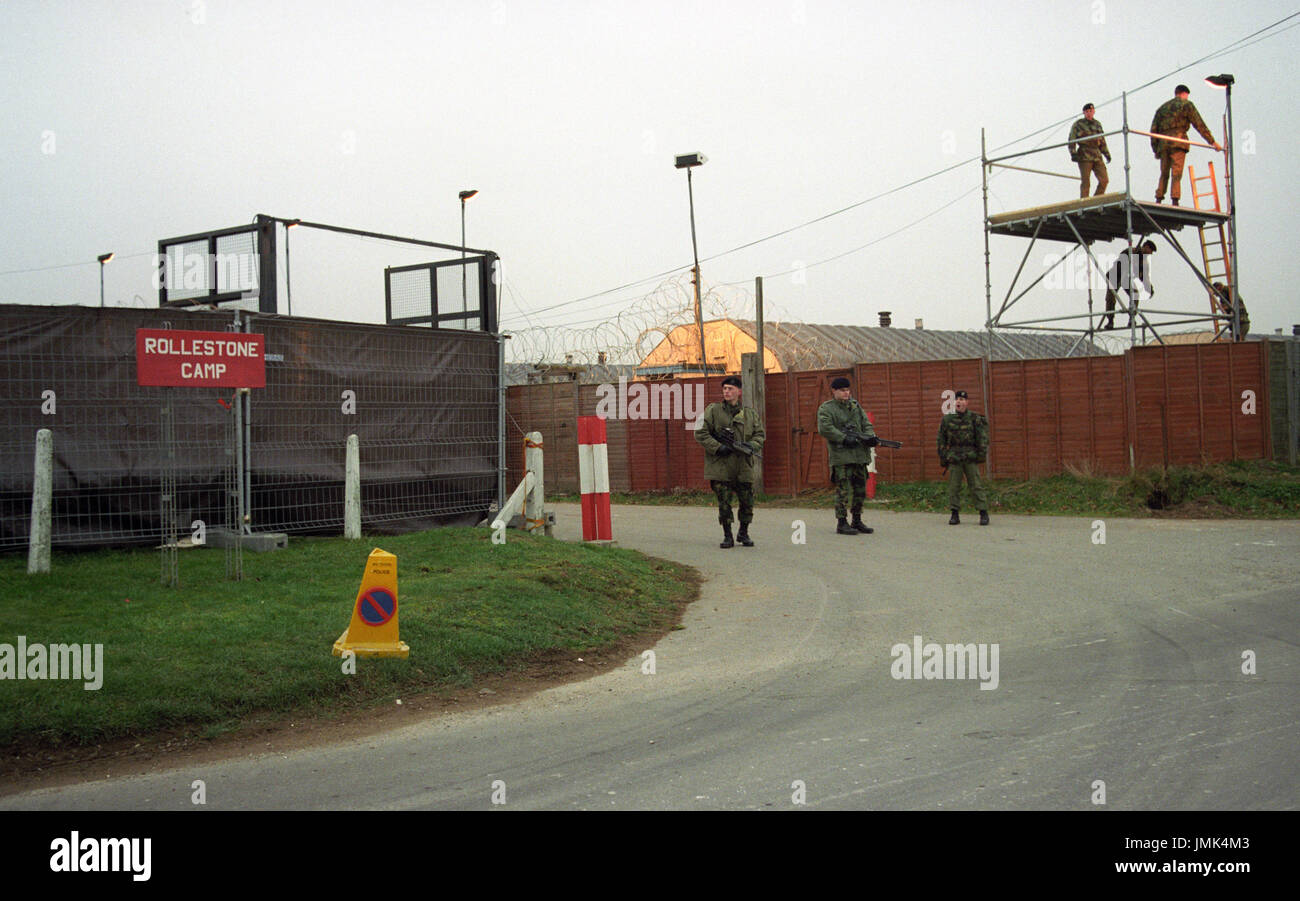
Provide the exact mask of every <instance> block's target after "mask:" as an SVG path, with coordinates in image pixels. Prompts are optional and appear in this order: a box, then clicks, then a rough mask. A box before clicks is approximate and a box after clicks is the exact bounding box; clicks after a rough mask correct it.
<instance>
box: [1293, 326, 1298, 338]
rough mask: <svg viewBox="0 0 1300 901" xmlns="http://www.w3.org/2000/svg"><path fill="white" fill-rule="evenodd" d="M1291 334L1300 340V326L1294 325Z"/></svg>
mask: <svg viewBox="0 0 1300 901" xmlns="http://www.w3.org/2000/svg"><path fill="white" fill-rule="evenodd" d="M1291 334H1292V335H1295V336H1296V337H1298V338H1300V325H1293V326H1291Z"/></svg>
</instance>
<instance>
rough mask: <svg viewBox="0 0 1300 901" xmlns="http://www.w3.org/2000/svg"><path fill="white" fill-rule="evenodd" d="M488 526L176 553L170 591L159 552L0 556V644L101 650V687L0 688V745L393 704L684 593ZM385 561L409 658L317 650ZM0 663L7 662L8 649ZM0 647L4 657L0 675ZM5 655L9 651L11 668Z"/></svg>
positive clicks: (642, 561) (635, 630)
mask: <svg viewBox="0 0 1300 901" xmlns="http://www.w3.org/2000/svg"><path fill="white" fill-rule="evenodd" d="M490 534H491V533H490V532H489V531H488V530H486V529H470V528H446V529H436V530H433V531H429V532H422V533H417V534H410V535H400V536H391V537H390V536H385V537H383V538H380V539H372V540H373V542H374V543H371V541H372V540H367V541H359V542H349V541H344V540H342V539H324V538H303V539H297V538H295V539H293V540H292V541H291V542H290V544H289V547H288V548H287V549H284V550H280V551H275V552H272V553H267V554H252V553H245V554H244V573H245V575H244V581H242V582H230V581H226V579H225V552H224V551H222V550H218V549H213V548H201V549H196V550H191V551H184V552H182V553H181V555H180V572H181V587H180V588H178V589H169V588H164V587H162V586H161V585H160V584H159V578H158V575H159V555H158V552H157V551H156V550H125V551H124V550H112V551H95V552H88V553H66V554H57V553H56V554H55V556H54V561H53V566H52V569H53V572H52V573H50V574H49V575H40V576H29V575H27V573H26V559H25V557H19V556H16V555H11V556H6V557H3V558H0V587H2V590H3V594H2V595H0V596H3V597H4V599H5V603H4V608H3V613H0V644H8V645H11V646H16V644H17V637H18V636H19V635H22V636H25V639H26V642H27V645H28V647H29V648H30V647H31V646H33V645H35V644H44V645H50V644H65V643H78V644H80V643H88V644H92V645H94V644H102V645H103V661H104V662H103V671H104V672H103V684H102V687H101V688H100V689H99V690H97V691H87V690H85V688H84V682H83V681H63V680H60V681H54V680H48V679H47V680H44V681H40V680H30V679H28V680H21V681H19V680H16V679H14V678H12V675H13V674H12V672H11V673H9V674H8V676H9V677H7V678H0V747H5V748H6V749H8V750H11V751H13V750H15V749H25V750H30V749H32V748H66V747H69V746H75V745H83V744H90V743H97V742H103V741H107V740H112V739H119V738H124V737H128V736H133V737H134V736H146V735H149V734H150V733H155V732H159V731H162V730H170V731H174V730H177V729H180V730H181V731H182V732H184V733H188V734H192V735H196V736H207V737H212V736H215V735H218V734H221V733H223V732H227V731H230V730H233V729H238V728H239V727H240V725H241V723H243V722H244V721H245V720H246V719H248V718H252V717H256V718H257V719H258V720H259V721H264V720H265V718H266V715H267V714H272V715H274V714H283V715H284V716H285V717H288V716H289V715H291V714H294V713H297V714H299V715H300V716H301V715H302V714H303V713H310V714H316V715H319V714H322V713H324V714H326V715H330V714H331V713H341V712H343V711H348V710H356V709H358V708H363V707H368V706H374V705H375V704H376V703H378V702H381V701H384V700H388V701H389V702H390V703H391V699H393V698H397V697H401V696H402V695H403V694H415V693H420V692H429V691H437V690H440V689H444V688H445V689H455V688H463V687H465V686H468V685H471V684H473V683H474V680H475V679H476V678H478V677H481V676H488V675H497V674H502V673H508V672H510V671H512V670H515V669H523V668H524V667H525V666H526V665H527V664H528V663H529V662H530V661H533V660H536V659H537V658H538V656H539V655H544V654H546V653H547V652H554V651H557V650H571V651H576V652H581V651H583V650H588V649H599V648H601V647H607V646H611V645H614V644H617V643H618V642H620V641H623V640H626V639H628V638H630V637H632V636H635V635H639V634H652V633H662V632H663V631H665V630H667V629H669V628H671V627H672V625H673V624H675V623H676V622H677V621H678V619H679V618H680V615H681V612H682V609H683V608H684V605H685V604H686V603H688V602H689V601H691V600H693V599H694V598H695V597H696V596H697V594H698V577H697V575H696V574H695V572H694V570H692V569H691V568H690V567H685V566H681V565H678V564H675V563H671V562H669V561H664V560H658V559H654V558H651V557H647V556H645V555H643V554H640V553H637V552H635V551H630V550H624V549H619V548H609V547H595V546H588V545H582V544H576V543H566V542H558V541H554V540H551V539H547V538H543V537H533V536H528V535H524V534H522V533H515V532H511V533H509V537H508V541H507V542H506V543H505V544H504V545H493V544H491V542H490ZM375 544H377V545H378V546H380V547H382V548H383V549H384V550H386V551H389V552H391V553H394V554H396V555H397V558H398V579H399V582H398V591H399V597H400V609H399V613H398V615H399V618H400V623H401V636H402V640H403V641H405V642H406V643H407V644H408V645H410V648H411V653H410V657H409V659H407V660H382V659H369V658H367V659H362V658H358V659H357V660H356V661H355V663H356V673H355V674H354V675H347V674H344V673H343V671H342V670H343V667H342V661H341V660H340V659H339V658H336V657H334V656H332V655H331V647H332V644H333V642H334V640H335V639H336V638H338V637H339V635H340V634H341V633H342V632H343V630H344V629H345V628H347V626H348V621H349V618H350V616H351V611H352V604H353V601H354V599H355V597H356V593H357V589H358V588H359V586H360V580H361V576H362V574H363V571H364V564H365V560H366V556H367V554H369V552H370V550H371V548H372V547H373V546H375ZM10 654H11V655H13V656H16V653H15V652H13V651H11V652H10ZM3 657H4V649H3V647H0V674H4V673H3V663H4V661H3ZM12 659H13V657H11V661H12Z"/></svg>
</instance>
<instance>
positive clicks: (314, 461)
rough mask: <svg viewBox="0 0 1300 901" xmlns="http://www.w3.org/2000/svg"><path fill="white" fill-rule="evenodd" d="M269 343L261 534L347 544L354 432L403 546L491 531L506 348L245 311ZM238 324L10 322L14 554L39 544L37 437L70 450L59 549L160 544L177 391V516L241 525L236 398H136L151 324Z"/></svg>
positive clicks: (1, 470)
mask: <svg viewBox="0 0 1300 901" xmlns="http://www.w3.org/2000/svg"><path fill="white" fill-rule="evenodd" d="M242 315H243V319H242V327H241V330H244V331H252V332H260V333H262V334H264V335H265V336H266V358H267V364H266V375H267V378H266V387H265V388H263V389H253V390H252V391H251V392H250V394H249V396H248V401H247V403H246V406H245V408H244V409H245V410H246V413H247V416H246V419H247V426H246V427H245V428H244V436H245V437H244V439H243V442H244V453H245V454H246V459H247V464H248V465H247V477H246V482H245V491H246V493H247V494H248V505H247V512H248V516H249V520H248V525H249V526H250V527H251V529H252V530H254V531H259V532H266V531H277V532H296V533H333V534H337V533H340V532H341V530H342V525H343V493H344V464H345V455H346V442H347V436H348V435H349V434H353V433H355V434H357V435H358V437H359V440H360V445H361V489H362V526H363V529H364V530H366V531H369V532H380V533H385V532H386V533H392V532H402V531H411V530H415V529H421V528H429V527H431V526H435V525H442V524H467V523H474V522H477V521H478V520H479V519H481V518H482V517H483V516H484V515H485V514H486V512H487V510H488V508H489V506H490V505H491V504H492V503H493V501H495V500H496V495H497V487H498V486H497V474H498V444H497V428H498V409H497V408H498V350H499V348H498V339H497V337H496V336H495V335H491V334H487V333H483V332H469V331H455V332H451V331H446V330H434V329H428V328H402V327H388V326H373V325H360V324H354V323H340V322H324V321H317V320H306V319H290V318H282V317H276V316H251V317H250V316H249V315H248V314H247V313H244V314H242ZM234 327H235V325H234V315H233V314H232V313H209V312H182V311H171V310H132V309H122V308H110V309H94V308H85V307H33V306H8V307H3V308H0V422H3V424H4V428H3V430H2V431H0V550H18V549H22V548H25V547H26V545H27V540H28V533H29V529H30V525H31V522H30V514H31V500H32V497H31V492H32V484H33V475H34V472H33V470H34V454H35V442H36V433H37V431H38V430H40V429H42V428H47V429H50V430H51V432H52V434H53V438H54V498H53V515H54V523H53V541H54V544H55V545H56V546H63V547H71V546H104V545H126V544H147V543H153V544H157V543H158V542H159V541H160V540H161V538H162V515H161V506H160V504H161V495H162V487H163V486H162V478H163V470H164V462H165V461H166V459H167V441H165V440H164V439H165V430H164V414H163V410H164V408H165V406H166V404H167V398H168V392H170V395H171V409H172V413H171V417H170V418H171V429H170V435H171V437H170V439H169V440H170V442H171V447H172V451H173V459H174V464H173V465H174V468H175V492H174V501H173V503H174V507H175V512H176V516H177V521H178V522H179V524H180V528H181V532H182V535H184V534H186V533H188V531H189V530H190V528H191V525H192V523H194V522H195V521H196V520H199V521H202V522H203V523H204V524H205V525H206V526H207V527H209V528H210V527H212V526H214V525H226V526H230V527H234V526H237V525H238V524H237V523H227V522H226V519H227V518H228V517H227V513H226V508H227V503H226V502H227V497H226V495H227V493H228V490H229V489H228V487H227V485H226V481H227V478H228V470H229V466H230V447H229V444H230V440H229V438H228V435H227V429H228V428H229V423H230V418H231V416H232V410H233V408H234V406H235V405H236V404H238V403H239V399H238V398H237V397H236V395H235V392H234V391H233V390H231V389H218V388H150V387H140V386H139V385H137V384H136V364H135V332H136V330H137V329H141V328H155V329H156V328H175V329H185V330H201V331H222V330H230V329H233V328H234Z"/></svg>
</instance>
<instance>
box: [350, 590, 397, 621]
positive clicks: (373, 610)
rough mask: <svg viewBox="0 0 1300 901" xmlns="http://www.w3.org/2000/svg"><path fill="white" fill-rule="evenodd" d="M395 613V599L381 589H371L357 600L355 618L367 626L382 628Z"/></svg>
mask: <svg viewBox="0 0 1300 901" xmlns="http://www.w3.org/2000/svg"><path fill="white" fill-rule="evenodd" d="M396 612H397V598H396V597H394V596H393V595H392V594H391V593H390V592H388V591H386V590H385V589H383V588H371V589H370V590H369V591H364V592H362V593H361V597H359V598H357V616H359V617H361V621H362V622H363V623H365V624H366V625H367V626H382V625H383V624H384V623H386V622H388V621H389V620H390V619H392V618H393V614H394V613H396Z"/></svg>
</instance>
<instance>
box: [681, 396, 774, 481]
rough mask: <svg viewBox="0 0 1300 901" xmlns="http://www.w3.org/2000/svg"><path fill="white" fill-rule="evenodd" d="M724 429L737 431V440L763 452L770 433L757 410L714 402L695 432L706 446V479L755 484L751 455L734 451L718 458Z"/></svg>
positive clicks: (697, 438) (707, 409)
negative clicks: (717, 436)
mask: <svg viewBox="0 0 1300 901" xmlns="http://www.w3.org/2000/svg"><path fill="white" fill-rule="evenodd" d="M723 429H731V430H733V431H734V432H735V435H736V440H737V441H747V442H749V443H750V444H752V445H754V449H755V450H759V451H761V450H762V449H763V442H764V441H765V440H766V439H767V434H766V433H765V432H764V431H763V423H762V422H760V421H759V418H758V413H756V412H755V411H754V408H753V407H744V406H741V405H740V404H728V403H716V402H715V403H711V404H709V405H708V406H707V407H705V408H704V417H703V418H702V419H701V420H700V425H699V427H698V428H696V430H695V440H696V441H698V442H700V444H702V445H704V451H705V457H704V477H705V478H706V479H716V480H717V481H719V482H752V481H754V458H753V457H751V456H749V455H748V454H741V453H736V452H734V451H733V452H732V453H730V454H727V455H725V456H722V457H719V456H718V449H719V448H720V447H722V443H721V442H720V441H718V439H717V438H716V437H714V436H716V435H718V434H720V433H721V432H722V430H723Z"/></svg>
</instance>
